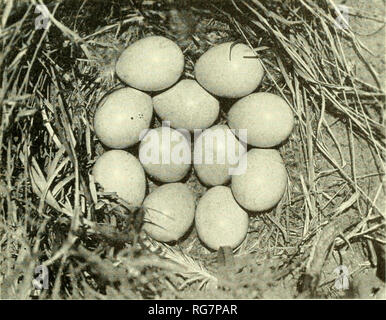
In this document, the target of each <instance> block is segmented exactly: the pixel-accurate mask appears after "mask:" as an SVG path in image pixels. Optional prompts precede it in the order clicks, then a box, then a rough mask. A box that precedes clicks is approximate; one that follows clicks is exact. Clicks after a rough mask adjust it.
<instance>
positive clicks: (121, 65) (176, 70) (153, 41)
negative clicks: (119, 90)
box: [115, 36, 185, 91]
mask: <svg viewBox="0 0 386 320" xmlns="http://www.w3.org/2000/svg"><path fill="white" fill-rule="evenodd" d="M184 63H185V62H184V55H183V53H182V51H181V49H180V47H179V46H178V45H177V44H175V43H174V42H173V41H171V40H169V39H167V38H165V37H161V36H150V37H146V38H143V39H140V40H137V41H136V42H134V43H133V44H131V45H130V46H129V47H127V48H126V49H125V50H124V51H123V52H122V53H121V55H120V57H119V58H118V61H117V63H116V67H115V69H116V73H117V75H118V77H119V78H120V79H121V80H122V81H123V82H125V83H126V84H128V85H129V86H131V87H134V88H137V89H139V90H144V91H158V90H163V89H166V88H168V87H170V86H172V85H173V84H174V83H176V82H177V80H178V79H179V78H180V76H181V74H182V72H183V70H184Z"/></svg>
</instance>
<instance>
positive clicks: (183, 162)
mask: <svg viewBox="0 0 386 320" xmlns="http://www.w3.org/2000/svg"><path fill="white" fill-rule="evenodd" d="M139 159H140V161H141V163H142V165H143V167H144V169H145V171H146V172H147V173H148V174H149V175H150V176H152V177H153V178H155V179H156V180H158V181H161V182H176V181H180V180H182V179H183V178H184V177H185V176H186V174H187V173H188V171H189V170H190V168H191V147H190V141H188V140H187V138H186V137H185V136H184V135H183V134H182V133H181V132H179V131H177V130H175V129H172V128H170V127H159V128H156V129H151V130H149V131H148V133H147V134H146V135H145V136H144V138H143V139H142V141H141V143H140V145H139Z"/></svg>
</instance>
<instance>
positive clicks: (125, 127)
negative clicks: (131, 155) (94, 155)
mask: <svg viewBox="0 0 386 320" xmlns="http://www.w3.org/2000/svg"><path fill="white" fill-rule="evenodd" d="M152 115H153V102H152V99H151V97H150V96H149V95H147V94H146V93H143V92H141V91H139V90H136V89H132V88H121V89H118V90H116V91H113V92H112V93H110V94H108V95H107V96H106V97H105V98H104V99H102V101H101V103H100V105H99V107H98V108H97V110H96V112H95V116H94V130H95V134H96V136H97V137H98V138H99V140H100V141H101V142H102V143H103V144H104V145H106V146H107V147H110V148H114V149H124V148H127V147H130V146H132V145H134V144H136V143H137V142H139V139H140V134H141V132H142V131H143V130H145V129H148V128H149V126H150V122H151V119H152Z"/></svg>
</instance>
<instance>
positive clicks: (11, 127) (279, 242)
mask: <svg viewBox="0 0 386 320" xmlns="http://www.w3.org/2000/svg"><path fill="white" fill-rule="evenodd" d="M141 2H142V1H134V0H131V1H119V0H114V1H111V5H110V6H106V5H105V4H104V3H103V1H96V0H95V1H91V0H89V1H50V2H49V3H48V2H47V3H46V5H47V7H48V8H49V10H50V12H51V14H50V15H49V18H48V19H47V20H45V22H47V28H41V29H36V28H35V21H36V19H37V17H38V16H39V13H37V12H35V8H36V5H43V2H42V1H41V0H38V1H35V0H32V1H31V2H27V1H26V2H19V1H15V2H13V1H3V2H2V4H1V10H2V21H1V23H2V25H1V29H0V39H1V53H0V70H1V80H0V81H1V85H0V88H1V90H0V105H1V108H2V109H1V130H0V145H1V152H0V297H1V298H3V299H4V298H18V299H29V298H32V297H35V298H39V299H83V298H87V299H93V298H95V299H148V298H236V299H242V298H249V299H255V298H295V297H325V298H337V297H343V296H344V297H349V296H350V295H351V297H354V296H355V297H357V296H361V295H362V297H365V296H366V294H364V293H360V292H359V291H358V290H359V289H357V288H353V287H351V289H350V290H348V291H346V292H343V293H342V292H340V291H337V290H336V289H334V281H335V279H336V275H334V269H335V268H336V267H337V266H338V265H347V266H348V267H349V270H350V283H354V284H355V281H351V280H354V279H355V278H356V277H357V276H358V275H359V274H360V273H361V272H364V271H366V272H368V273H370V272H373V271H374V268H376V266H377V264H378V265H379V264H380V262H379V261H380V259H381V258H379V257H380V253H379V252H381V251H382V250H384V244H385V236H384V230H385V210H384V209H385V208H384V200H385V197H384V196H385V185H384V184H383V177H384V173H385V168H384V151H385V139H384V138H385V131H384V126H383V112H384V103H385V92H384V91H383V89H382V87H381V80H379V79H378V77H377V73H376V72H375V70H374V69H373V67H372V66H371V64H370V63H369V61H367V60H366V59H365V58H363V59H361V60H362V63H363V64H364V65H365V66H366V68H367V69H368V70H369V72H370V73H371V75H372V77H373V79H374V83H375V84H376V85H372V84H369V83H366V82H364V81H363V80H361V78H360V77H359V76H358V74H356V73H355V68H354V66H353V65H352V64H351V62H350V61H349V60H347V59H346V56H345V51H344V47H345V46H350V47H351V48H352V49H353V50H355V52H356V54H357V56H358V57H359V58H361V57H363V56H362V54H363V52H365V51H366V50H367V49H366V47H365V46H364V45H363V44H362V43H361V42H360V41H359V40H358V39H357V37H356V35H355V34H354V33H353V32H352V30H351V29H350V26H347V25H344V24H343V27H342V24H340V25H338V24H337V21H341V22H342V20H341V19H342V18H344V17H342V16H341V15H340V12H339V10H337V7H336V6H335V5H334V3H333V2H332V1H327V0H326V1H322V0H321V1H311V0H296V1H263V0H260V1H258V0H251V1H213V2H209V1H192V8H191V9H190V10H186V8H185V7H184V6H182V5H181V7H179V6H171V4H170V3H169V2H168V3H166V2H162V1H144V2H143V3H142V4H141ZM337 19H339V20H337ZM343 21H344V20H343ZM43 22H44V21H43ZM339 26H340V27H339ZM150 34H160V35H165V36H166V37H169V38H171V39H174V40H176V41H177V42H178V43H179V44H180V46H181V47H182V48H183V50H184V54H185V56H186V68H185V74H184V76H185V77H186V78H192V77H193V75H192V70H193V65H194V62H195V61H196V60H197V58H198V56H199V55H200V54H202V53H203V52H204V51H205V50H207V48H209V47H210V46H211V45H212V44H214V43H219V42H224V41H236V40H242V41H243V42H244V43H246V44H248V45H250V46H251V47H252V48H254V49H255V52H256V54H257V55H258V56H259V57H260V58H261V59H262V61H263V64H264V68H265V70H266V76H265V78H264V81H263V85H262V87H261V88H259V90H260V91H270V92H275V93H277V94H279V95H282V96H283V97H284V98H285V99H286V100H287V101H288V102H289V104H290V105H291V106H292V107H293V111H294V113H295V115H296V128H295V130H294V132H293V134H292V136H291V138H290V140H289V141H288V143H287V144H285V145H283V146H282V147H280V152H281V154H282V156H283V159H284V160H285V162H286V166H287V168H288V172H289V188H288V190H287V193H286V196H285V198H284V199H283V200H282V201H281V203H280V204H279V205H278V207H276V208H275V209H274V210H272V211H271V212H267V213H264V214H258V215H254V216H253V217H252V219H251V224H250V231H249V234H248V237H247V241H245V243H244V244H243V245H242V247H241V248H240V249H239V251H238V252H237V254H236V255H235V264H236V269H237V273H235V274H234V275H232V276H230V277H226V278H222V277H221V276H219V274H218V273H217V265H216V261H215V254H214V253H211V252H209V251H207V250H206V249H205V248H204V247H203V246H202V245H201V244H200V243H199V241H198V240H197V238H196V236H195V234H194V231H192V233H191V234H190V235H189V236H187V238H186V239H184V241H182V242H181V243H178V244H176V245H174V246H169V245H160V244H157V243H154V242H152V241H150V240H149V239H146V237H145V236H144V234H143V233H142V232H141V218H142V215H141V211H140V210H139V211H138V212H136V213H130V214H122V212H121V211H119V210H116V208H117V205H118V203H119V202H120V200H119V199H117V198H116V197H115V196H114V195H111V194H105V193H102V192H100V190H99V189H98V187H97V186H96V185H95V184H94V182H93V180H92V177H91V175H90V172H89V169H90V168H91V166H92V164H93V163H94V161H95V159H96V158H97V157H98V155H100V154H101V153H102V152H103V147H102V146H101V145H100V143H99V142H98V141H97V140H96V138H95V135H94V132H93V128H92V118H93V112H94V111H95V108H96V105H97V103H98V101H99V100H100V99H101V97H102V96H103V95H104V94H105V93H106V92H108V91H109V90H111V89H112V88H115V87H116V86H118V85H120V83H119V81H118V80H117V79H116V77H115V76H114V62H115V59H116V57H117V55H118V54H119V52H120V51H121V50H122V49H123V48H124V47H125V46H127V45H128V44H129V43H131V42H132V41H134V40H136V39H138V38H141V37H143V36H145V35H150ZM222 103H223V105H224V106H226V103H227V102H226V101H222ZM223 120H224V119H223ZM132 151H133V152H134V153H135V152H136V150H135V148H134V149H133V150H132ZM187 183H188V184H189V186H191V187H192V189H193V190H195V192H196V194H197V196H200V195H201V193H202V192H203V191H204V190H205V188H204V187H203V186H202V185H200V184H199V182H198V181H197V179H196V178H195V177H194V175H192V176H191V177H190V178H189V180H188V182H187ZM150 188H152V187H151V186H150ZM121 205H122V203H121ZM128 212H129V210H128ZM374 243H375V244H376V245H375V249H374ZM379 248H381V249H379ZM382 254H383V259H384V253H382ZM383 261H384V260H383ZM383 263H384V262H383ZM41 264H43V265H45V266H47V268H48V270H49V286H48V289H46V290H41V291H36V290H34V289H33V287H32V280H33V279H34V278H35V276H36V275H35V274H34V270H35V268H36V266H38V265H41ZM378 272H379V271H378ZM352 286H353V285H352ZM377 286H378V287H377ZM373 287H374V288H371V290H373V292H372V293H373V294H375V293H376V290H378V289H376V288H381V284H378V283H377V282H376V280H374V286H373ZM368 297H371V292H370V293H369V295H368Z"/></svg>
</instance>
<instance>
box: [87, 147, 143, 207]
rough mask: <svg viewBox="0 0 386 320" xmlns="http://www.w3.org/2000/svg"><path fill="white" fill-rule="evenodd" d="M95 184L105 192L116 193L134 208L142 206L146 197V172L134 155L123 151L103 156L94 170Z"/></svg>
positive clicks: (112, 151) (107, 153) (115, 151)
mask: <svg viewBox="0 0 386 320" xmlns="http://www.w3.org/2000/svg"><path fill="white" fill-rule="evenodd" d="M92 174H93V176H94V180H95V182H97V183H99V184H100V185H101V186H102V187H103V191H104V192H116V193H117V195H118V196H119V197H121V198H122V199H123V200H125V201H126V202H127V203H129V204H130V205H133V206H140V205H141V204H142V201H143V199H144V197H145V192H146V177H145V172H144V170H143V168H142V166H141V164H140V162H139V161H138V159H137V158H135V157H134V156H133V155H132V154H130V153H128V152H126V151H123V150H110V151H107V152H105V153H104V154H102V156H100V157H99V158H98V159H97V161H96V162H95V164H94V166H93V170H92Z"/></svg>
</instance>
